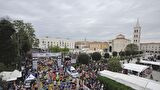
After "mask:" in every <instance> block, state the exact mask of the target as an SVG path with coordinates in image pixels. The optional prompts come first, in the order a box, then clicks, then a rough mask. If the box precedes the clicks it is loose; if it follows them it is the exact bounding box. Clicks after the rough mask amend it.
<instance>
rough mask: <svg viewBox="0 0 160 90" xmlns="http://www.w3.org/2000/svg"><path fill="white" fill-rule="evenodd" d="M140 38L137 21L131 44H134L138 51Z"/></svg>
mask: <svg viewBox="0 0 160 90" xmlns="http://www.w3.org/2000/svg"><path fill="white" fill-rule="evenodd" d="M140 37H141V26H140V24H139V19H137V23H136V25H135V26H134V32H133V43H134V44H136V45H137V46H138V48H139V49H140Z"/></svg>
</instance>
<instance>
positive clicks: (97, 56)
mask: <svg viewBox="0 0 160 90" xmlns="http://www.w3.org/2000/svg"><path fill="white" fill-rule="evenodd" d="M91 57H92V60H96V61H98V60H100V59H101V57H102V56H101V54H100V53H99V52H94V53H92V54H91Z"/></svg>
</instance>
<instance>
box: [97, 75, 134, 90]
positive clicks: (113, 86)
mask: <svg viewBox="0 0 160 90" xmlns="http://www.w3.org/2000/svg"><path fill="white" fill-rule="evenodd" d="M97 79H98V80H99V81H100V82H101V83H102V84H103V85H104V90H134V89H133V88H131V87H128V86H126V85H124V84H121V83H119V82H116V81H114V80H112V79H109V78H107V77H103V76H98V78H97Z"/></svg>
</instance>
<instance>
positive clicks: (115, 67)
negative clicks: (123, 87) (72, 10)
mask: <svg viewBox="0 0 160 90" xmlns="http://www.w3.org/2000/svg"><path fill="white" fill-rule="evenodd" d="M108 70H110V71H113V72H120V71H121V70H122V67H121V64H120V62H119V60H109V61H108Z"/></svg>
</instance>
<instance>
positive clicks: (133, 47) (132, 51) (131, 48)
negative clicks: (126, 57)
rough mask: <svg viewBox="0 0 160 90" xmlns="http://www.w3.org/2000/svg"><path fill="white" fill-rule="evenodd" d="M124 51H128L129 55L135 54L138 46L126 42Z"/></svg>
mask: <svg viewBox="0 0 160 90" xmlns="http://www.w3.org/2000/svg"><path fill="white" fill-rule="evenodd" d="M125 51H127V52H129V53H130V55H136V54H137V51H138V46H137V45H136V44H133V43H131V44H128V45H127V46H126V48H125Z"/></svg>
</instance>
